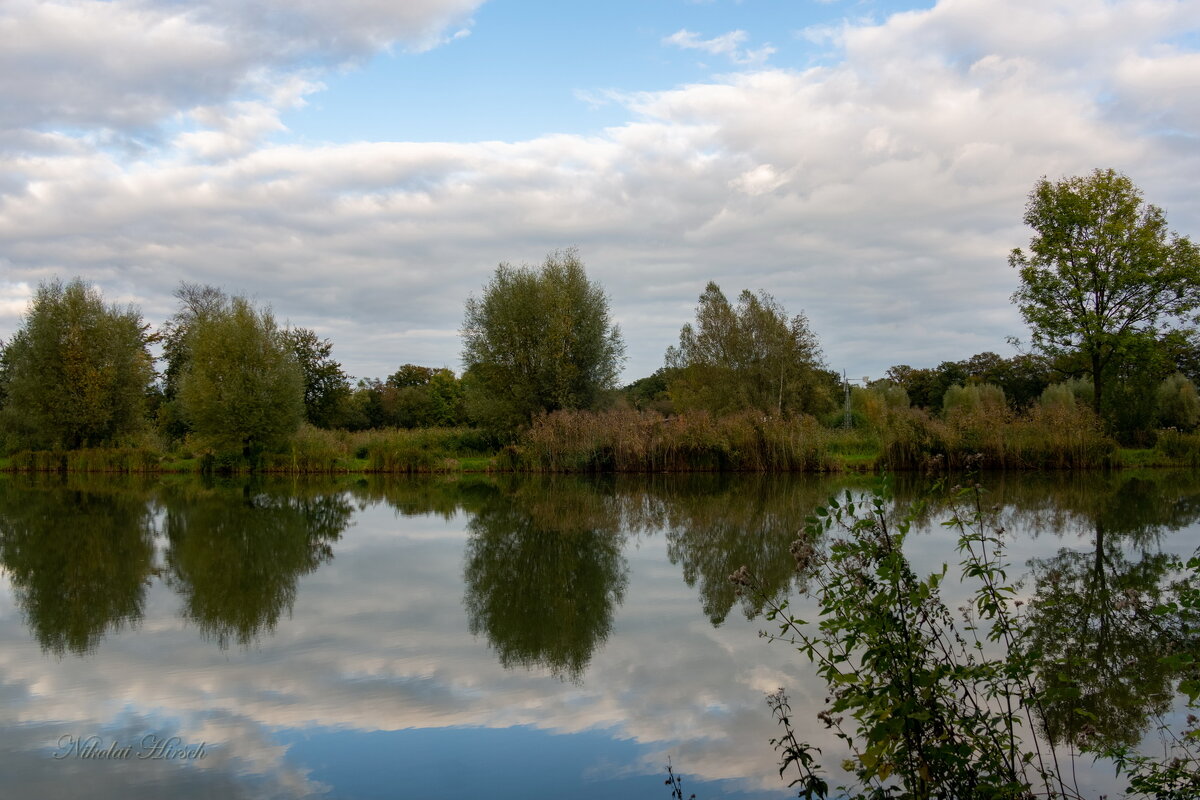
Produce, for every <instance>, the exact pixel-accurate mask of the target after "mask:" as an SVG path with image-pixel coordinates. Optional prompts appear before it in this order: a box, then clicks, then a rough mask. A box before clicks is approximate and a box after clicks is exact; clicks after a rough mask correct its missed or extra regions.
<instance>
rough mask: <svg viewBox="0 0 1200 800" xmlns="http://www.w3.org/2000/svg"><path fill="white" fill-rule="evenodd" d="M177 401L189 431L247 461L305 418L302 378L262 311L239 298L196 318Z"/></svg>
mask: <svg viewBox="0 0 1200 800" xmlns="http://www.w3.org/2000/svg"><path fill="white" fill-rule="evenodd" d="M187 347H188V351H189V358H188V364H187V368H186V371H185V372H184V374H183V377H182V379H181V381H180V387H179V403H180V407H181V409H182V411H183V416H184V418H185V419H187V420H188V422H189V423H190V425H191V426H192V428H193V430H194V431H195V432H196V433H197V434H198V435H199V436H200V437H201V438H202V439H203V440H205V441H206V442H208V443H209V444H210V445H211V446H212V447H214V448H216V449H217V450H219V451H230V450H232V451H235V452H238V453H240V454H241V455H242V456H243V457H246V458H249V459H250V460H251V461H253V460H254V459H256V458H257V456H258V454H259V453H261V452H262V450H263V449H265V448H267V447H270V446H272V445H275V444H278V443H280V442H282V440H283V439H284V437H286V436H287V435H289V434H291V433H292V432H293V431H295V430H296V428H297V426H298V425H299V424H300V422H301V420H302V419H303V416H304V376H303V373H302V372H301V369H300V366H299V365H298V364H297V363H296V359H295V356H294V355H293V354H292V350H291V349H290V348H289V347H288V344H287V342H286V340H285V339H284V336H283V334H282V332H281V331H280V330H279V329H278V328H277V327H276V326H275V319H274V317H273V316H272V315H271V313H270V312H269V311H266V310H264V311H258V310H256V309H255V308H254V307H253V306H252V305H251V304H250V302H249V301H247V300H246V299H244V298H242V297H234V298H232V299H231V300H230V301H229V302H228V303H227V304H226V305H225V306H223V307H221V308H220V309H218V310H216V311H213V312H212V313H210V314H208V315H206V316H204V317H203V318H200V319H198V320H197V321H196V322H195V325H194V326H193V328H192V329H191V331H190V332H189V334H188V336H187Z"/></svg>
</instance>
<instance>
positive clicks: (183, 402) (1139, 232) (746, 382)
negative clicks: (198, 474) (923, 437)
mask: <svg viewBox="0 0 1200 800" xmlns="http://www.w3.org/2000/svg"><path fill="white" fill-rule="evenodd" d="M1024 219H1025V222H1026V223H1027V224H1028V225H1029V226H1030V227H1031V228H1032V229H1033V231H1034V234H1033V237H1032V239H1031V241H1030V244H1029V247H1028V252H1026V251H1024V250H1021V249H1016V250H1014V251H1013V252H1012V254H1011V255H1010V258H1009V263H1010V265H1011V266H1012V267H1013V268H1015V269H1016V270H1017V272H1018V275H1019V277H1020V286H1019V288H1018V290H1017V291H1016V292H1015V293H1014V295H1013V297H1012V299H1013V302H1014V303H1016V304H1017V306H1018V307H1019V308H1020V310H1021V313H1022V315H1023V317H1024V318H1025V320H1026V322H1027V323H1028V324H1029V327H1030V332H1031V338H1030V342H1029V345H1030V346H1029V349H1028V351H1027V352H1022V353H1020V354H1018V355H1015V356H1012V357H1009V358H1002V357H1000V356H999V355H996V354H995V353H992V352H985V353H980V354H977V355H975V356H972V357H970V358H967V359H964V360H962V361H947V362H943V363H941V364H940V365H938V366H937V367H934V368H914V367H911V366H908V365H906V364H899V365H896V366H893V367H891V368H890V369H889V370H888V371H887V373H886V375H885V376H884V377H883V378H881V379H879V380H877V381H874V382H872V383H871V384H870V385H869V386H867V387H863V388H861V389H859V388H856V389H855V391H854V393H853V394H854V397H853V400H852V403H851V405H852V406H853V409H852V414H851V418H852V420H853V419H855V418H856V417H859V416H861V414H862V411H863V408H864V407H865V406H869V405H870V404H872V403H874V404H880V403H883V404H885V405H902V406H910V405H911V406H916V407H919V408H924V409H928V410H931V411H936V412H941V413H948V412H949V411H950V409H951V408H952V407H955V406H961V405H963V404H964V403H965V404H968V405H969V404H976V405H977V404H979V403H981V402H991V403H996V402H998V403H1001V404H1003V405H1004V406H1006V407H1008V408H1011V409H1013V410H1020V409H1023V408H1027V407H1029V406H1030V405H1032V404H1035V403H1043V404H1044V403H1054V402H1059V403H1062V402H1070V403H1077V404H1079V405H1081V406H1087V407H1090V408H1091V409H1092V410H1093V411H1094V412H1095V413H1096V414H1097V416H1098V417H1099V418H1100V419H1102V420H1103V421H1104V424H1105V425H1106V426H1107V429H1108V430H1109V431H1110V432H1111V433H1114V434H1116V435H1118V436H1119V437H1121V438H1124V439H1126V440H1128V441H1129V442H1130V443H1134V444H1139V443H1145V439H1146V437H1147V436H1148V435H1149V432H1151V431H1152V430H1153V429H1154V428H1156V427H1160V426H1171V427H1176V428H1179V429H1191V428H1194V427H1196V425H1197V424H1198V423H1200V398H1198V397H1197V393H1196V389H1195V384H1196V382H1197V381H1198V380H1200V348H1198V347H1197V344H1198V341H1200V340H1198V338H1197V336H1198V334H1197V329H1196V324H1197V322H1198V319H1197V317H1196V314H1195V312H1196V310H1197V308H1200V250H1198V248H1197V247H1196V246H1195V245H1194V244H1193V243H1192V242H1191V240H1190V239H1188V238H1187V237H1186V236H1180V235H1178V234H1176V233H1174V232H1172V231H1170V230H1169V229H1168V228H1167V225H1166V221H1165V215H1164V214H1163V212H1162V210H1161V209H1159V208H1158V207H1156V206H1153V205H1150V204H1147V203H1146V202H1145V201H1144V200H1143V198H1142V194H1141V192H1140V190H1139V189H1138V188H1137V187H1136V186H1134V184H1133V183H1132V181H1131V180H1130V179H1129V178H1128V177H1126V176H1124V175H1121V174H1119V173H1117V172H1115V171H1113V170H1096V171H1094V172H1093V173H1091V174H1090V175H1087V176H1082V177H1071V178H1065V179H1062V180H1060V181H1057V182H1051V181H1049V180H1047V179H1045V178H1043V179H1042V180H1040V181H1039V182H1038V183H1037V185H1036V186H1035V187H1034V189H1033V191H1032V192H1031V193H1030V195H1029V200H1028V204H1027V206H1026V213H1025V218H1024ZM175 296H176V299H177V300H178V302H179V305H178V309H177V311H176V312H175V314H174V315H173V316H172V317H171V318H170V319H169V320H167V321H166V322H165V323H164V324H163V325H161V326H160V327H159V328H158V329H157V330H152V329H151V326H150V325H148V324H146V323H145V322H144V321H143V319H142V317H141V315H140V313H139V312H138V311H137V309H135V308H133V307H132V306H126V307H118V306H115V305H108V304H105V302H104V300H103V298H102V297H101V295H100V293H99V291H98V290H96V289H95V288H94V287H91V286H89V285H88V284H86V283H85V282H83V281H82V280H80V279H78V278H77V279H75V280H73V281H71V282H69V283H66V284H64V283H62V282H60V281H57V280H55V281H50V282H48V283H43V284H42V285H41V286H39V287H38V289H37V291H36V293H35V295H34V297H33V300H32V302H31V303H30V307H29V310H28V311H27V313H26V315H25V317H24V318H23V320H22V323H21V325H20V327H19V329H18V330H17V331H16V333H15V334H14V335H13V337H12V338H11V339H10V340H9V341H8V342H4V343H0V436H2V437H3V440H2V441H3V446H4V448H5V449H6V450H7V451H10V452H11V451H15V450H19V449H75V448H84V447H100V446H108V445H114V444H129V443H132V442H135V441H137V440H138V439H139V437H141V438H142V439H144V438H145V437H147V436H151V437H154V436H157V437H160V438H159V441H163V440H165V441H166V442H179V441H184V440H188V439H189V438H190V439H194V440H195V441H198V442H201V443H203V444H204V445H206V446H209V447H211V448H213V449H216V450H221V451H224V452H233V453H241V455H242V456H244V457H246V458H249V459H253V458H254V457H255V455H256V454H259V453H261V452H263V451H264V450H266V449H269V448H272V447H278V446H279V445H280V444H281V443H282V442H283V441H285V440H286V438H287V437H288V436H289V435H290V434H292V433H293V432H294V431H295V430H296V429H297V427H298V426H299V425H300V424H301V423H304V422H307V423H308V424H311V425H314V426H317V427H322V428H344V429H349V430H362V429H369V428H383V427H402V428H412V427H431V426H457V425H463V424H472V425H475V426H477V427H478V428H479V429H480V430H481V431H484V432H485V433H486V435H487V436H489V437H491V439H492V441H493V443H494V444H502V443H504V442H505V441H512V440H513V438H514V437H515V436H516V435H517V434H518V433H519V432H520V431H521V430H523V429H524V428H526V427H527V426H528V425H529V424H530V423H531V421H532V420H534V419H535V418H537V417H539V416H540V415H543V414H546V413H550V412H555V411H560V410H572V409H575V410H579V409H582V410H598V409H601V408H604V407H607V406H612V405H613V404H626V405H629V406H632V407H634V408H638V409H652V410H656V411H659V412H661V413H664V414H668V415H669V414H674V413H686V412H690V411H707V412H710V413H712V414H715V415H725V414H731V413H738V412H744V411H747V410H754V411H760V412H762V413H763V414H765V415H776V416H798V415H810V416H815V417H817V418H818V419H820V420H822V421H823V422H825V423H826V424H827V425H830V426H834V425H838V424H840V423H841V422H842V420H843V419H844V413H845V410H844V409H843V402H844V396H845V392H844V389H845V388H846V387H844V385H843V381H842V378H841V376H839V375H838V374H837V373H836V372H834V371H833V370H831V369H830V368H829V366H828V365H827V363H826V362H825V360H824V358H823V355H822V352H821V348H820V344H819V341H818V338H817V336H816V334H815V333H814V332H813V331H812V329H811V326H810V324H809V321H808V319H807V317H806V316H805V315H804V314H803V313H801V314H796V315H793V316H789V315H788V313H787V312H786V311H785V309H784V308H783V307H782V306H781V305H780V304H779V303H778V302H777V301H776V300H775V299H774V298H773V297H772V296H771V295H770V294H768V293H766V292H759V293H757V294H755V293H753V292H751V291H749V290H746V291H742V292H741V293H740V294H739V295H738V297H737V300H736V302H731V301H730V300H729V298H728V297H727V296H726V295H725V293H724V292H723V291H722V290H721V288H720V287H719V286H718V285H717V284H715V283H709V284H708V285H707V286H706V288H705V290H704V292H703V293H702V294H701V295H700V298H699V304H698V306H697V308H696V318H695V321H694V322H693V323H689V324H687V325H684V326H683V328H682V330H681V331H680V336H679V342H678V344H677V345H674V346H671V347H669V348H668V349H667V351H666V354H665V357H664V365H663V367H662V368H661V369H659V370H657V371H656V372H655V373H654V374H653V375H650V376H647V377H645V378H641V379H639V380H637V381H634V382H633V383H632V384H630V385H628V386H626V387H624V388H623V389H618V386H617V379H618V376H619V374H620V370H621V366H622V364H623V362H624V354H625V346H624V342H623V339H622V336H621V332H620V329H619V327H618V326H617V325H616V324H615V323H614V321H613V319H612V316H611V311H610V307H609V299H608V296H607V295H606V294H605V292H604V290H603V288H602V287H601V286H600V285H599V284H598V283H596V282H594V281H592V280H589V279H588V277H587V274H586V271H585V268H584V265H583V262H582V261H581V259H580V258H579V255H578V253H577V252H576V251H574V250H566V251H557V252H554V253H551V254H549V255H548V256H547V257H546V259H545V261H544V262H543V263H542V264H540V265H538V266H536V267H535V266H528V265H525V266H513V265H510V264H501V265H500V266H499V267H498V268H497V269H496V271H495V273H494V274H493V276H492V278H491V280H490V281H489V282H488V283H487V284H486V285H485V286H484V287H483V292H482V295H481V296H479V297H474V296H472V297H470V298H469V299H468V300H467V301H466V304H465V313H464V319H463V324H462V341H463V350H462V364H463V371H462V373H461V375H457V374H455V373H454V372H453V371H452V370H450V369H446V368H432V367H425V366H419V365H415V364H404V365H402V366H401V367H399V368H398V369H397V370H396V372H394V373H393V374H391V375H389V376H387V377H386V378H384V379H378V378H365V379H360V380H358V381H357V382H356V383H355V382H352V380H351V378H350V376H349V375H347V374H346V373H345V371H344V370H343V369H342V366H341V364H340V363H339V362H338V361H337V360H336V359H334V357H333V354H332V349H333V344H332V343H331V342H330V341H329V340H328V339H323V338H321V337H320V336H319V335H318V334H317V333H315V332H314V331H312V330H310V329H307V328H302V327H293V326H280V325H279V324H278V323H277V322H276V320H275V318H274V316H273V314H272V312H271V311H270V309H268V308H262V307H258V306H256V305H255V304H253V303H252V302H250V301H249V300H248V299H246V298H244V297H241V296H231V295H229V294H227V293H226V292H225V291H224V290H222V289H220V288H217V287H213V286H205V285H199V284H193V283H186V282H185V283H183V284H181V285H180V287H179V288H178V290H177V291H176V292H175ZM155 345H159V346H161V351H162V357H161V361H160V363H161V368H158V367H159V364H156V361H155V359H154V358H153V357H152V355H151V350H152V347H153V346H155Z"/></svg>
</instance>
